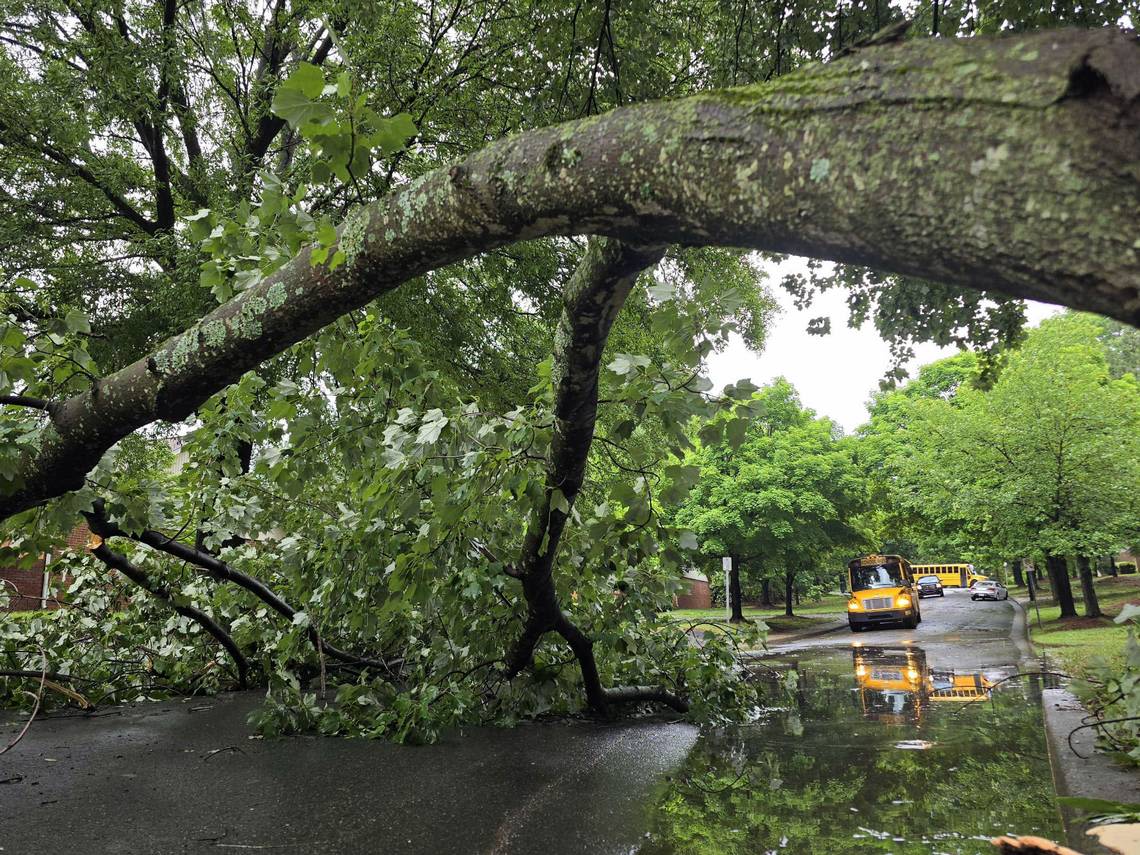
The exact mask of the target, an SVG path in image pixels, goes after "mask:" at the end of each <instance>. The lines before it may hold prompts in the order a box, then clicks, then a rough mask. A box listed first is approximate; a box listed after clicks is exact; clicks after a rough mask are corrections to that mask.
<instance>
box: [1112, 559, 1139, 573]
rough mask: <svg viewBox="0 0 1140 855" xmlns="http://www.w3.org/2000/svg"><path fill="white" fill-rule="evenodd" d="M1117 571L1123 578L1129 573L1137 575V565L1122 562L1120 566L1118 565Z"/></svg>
mask: <svg viewBox="0 0 1140 855" xmlns="http://www.w3.org/2000/svg"><path fill="white" fill-rule="evenodd" d="M1116 571H1117V572H1118V573H1120V574H1121V575H1122V576H1123V575H1126V574H1128V573H1135V572H1136V565H1135V564H1133V563H1132V562H1131V561H1121V562H1120V563H1119V564H1117V565H1116Z"/></svg>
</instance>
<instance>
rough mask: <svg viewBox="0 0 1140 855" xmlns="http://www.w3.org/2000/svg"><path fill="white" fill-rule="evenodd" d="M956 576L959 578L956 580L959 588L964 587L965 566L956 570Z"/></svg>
mask: <svg viewBox="0 0 1140 855" xmlns="http://www.w3.org/2000/svg"><path fill="white" fill-rule="evenodd" d="M958 578H959V580H960V581H959V582H958V587H959V588H965V587H966V568H965V567H963V568H962V569H961V570H959V571H958Z"/></svg>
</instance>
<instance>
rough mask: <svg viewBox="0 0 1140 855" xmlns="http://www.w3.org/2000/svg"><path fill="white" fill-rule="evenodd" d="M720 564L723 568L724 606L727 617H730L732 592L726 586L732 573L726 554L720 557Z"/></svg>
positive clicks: (729, 560) (730, 560) (730, 561)
mask: <svg viewBox="0 0 1140 855" xmlns="http://www.w3.org/2000/svg"><path fill="white" fill-rule="evenodd" d="M720 566H721V567H722V568H724V608H725V613H726V615H727V616H728V618H729V619H731V618H732V594H731V592H730V591H729V587H728V578H729V576H730V575H731V574H732V559H731V558H729V557H728V556H725V557H724V558H722V559H720Z"/></svg>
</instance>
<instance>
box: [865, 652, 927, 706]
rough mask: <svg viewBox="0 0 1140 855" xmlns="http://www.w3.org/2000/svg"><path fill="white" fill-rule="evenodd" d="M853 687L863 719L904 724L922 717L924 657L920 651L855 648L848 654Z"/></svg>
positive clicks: (923, 703)
mask: <svg viewBox="0 0 1140 855" xmlns="http://www.w3.org/2000/svg"><path fill="white" fill-rule="evenodd" d="M851 655H852V659H853V660H854V665H855V685H856V687H857V688H858V690H859V691H858V697H859V705H860V707H861V708H862V712H863V716H864V717H865V718H869V719H873V720H874V721H881V722H883V723H885V724H904V723H905V722H907V721H918V720H919V719H920V718H922V713H923V708H924V707H925V705H926V692H925V691H923V689H924V685H923V678H924V676H925V673H926V670H927V669H926V655H925V654H924V653H923V651H922V650H921V649H920V648H917V647H913V648H905V649H894V650H891V649H882V648H878V647H870V648H856V649H855V650H853V651H851Z"/></svg>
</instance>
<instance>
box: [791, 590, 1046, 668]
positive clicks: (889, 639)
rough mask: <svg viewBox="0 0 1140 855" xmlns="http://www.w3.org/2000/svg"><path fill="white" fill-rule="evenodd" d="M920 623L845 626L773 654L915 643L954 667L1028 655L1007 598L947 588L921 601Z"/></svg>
mask: <svg viewBox="0 0 1140 855" xmlns="http://www.w3.org/2000/svg"><path fill="white" fill-rule="evenodd" d="M920 608H921V611H922V623H920V624H919V625H918V627H917V628H915V629H904V628H902V627H901V626H895V625H887V626H885V627H883V628H879V629H868V630H864V631H863V632H851V631H850V630H849V629H847V628H846V627H844V628H842V629H839V630H837V631H835V632H829V633H827V634H825V635H818V636H815V637H814V638H808V639H804V640H803V641H799V642H792V643H790V644H786V645H783V646H781V647H780V648H779V649H778V650H774V651H772V652H773V654H775V653H785V652H788V651H807V650H811V649H813V648H821V647H829V648H830V647H872V646H874V647H896V646H899V645H908V644H914V645H918V646H919V647H922V648H923V649H925V650H927V651H929V652H934V653H936V654H938V655H939V657H940V658H946V659H949V660H953V661H954V662H955V663H960V664H959V665H958V667H963V668H964V667H967V666H973V665H974V664H979V665H1015V664H1018V663H1019V662H1023V661H1025V660H1026V659H1028V658H1029V655H1030V654H1029V649H1028V646H1027V645H1026V642H1025V632H1024V624H1023V622H1024V615H1023V613H1022V611H1021V609H1020V607H1018V606H1017V605H1016V604H1015V603H1014V602H1013V601H1012V600H1004V601H1001V602H992V601H988V600H978V601H976V602H975V601H972V600H971V599H970V594H969V592H967V591H963V590H959V589H953V588H952V589H948V590H947V591H946V596H945V597H927V598H925V599H923V600H922V601H921V605H920Z"/></svg>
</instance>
